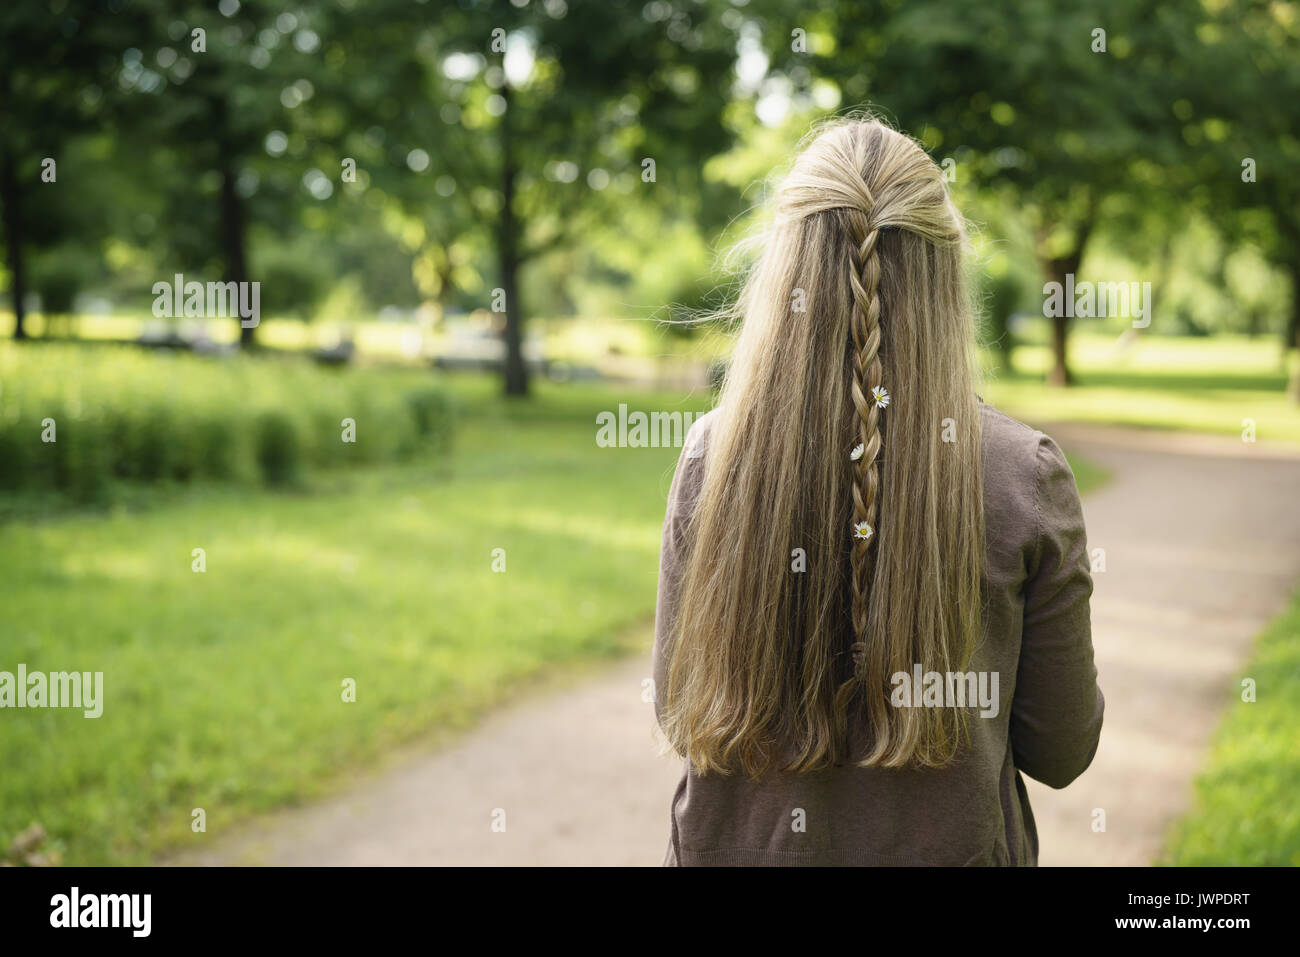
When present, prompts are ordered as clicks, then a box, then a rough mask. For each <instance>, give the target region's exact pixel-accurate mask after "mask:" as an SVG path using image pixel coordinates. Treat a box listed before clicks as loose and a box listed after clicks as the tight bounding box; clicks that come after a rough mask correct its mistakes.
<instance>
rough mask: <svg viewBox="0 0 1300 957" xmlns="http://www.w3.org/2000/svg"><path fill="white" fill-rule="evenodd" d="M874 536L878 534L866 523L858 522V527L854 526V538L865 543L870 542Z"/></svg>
mask: <svg viewBox="0 0 1300 957" xmlns="http://www.w3.org/2000/svg"><path fill="white" fill-rule="evenodd" d="M874 534H876V533H875V530H874V529H872V527H871V526H870V525H868V524H867V523H866V522H858V523H857V524H856V525H854V526H853V537H854V538H860V539H862V540H863V541H864V542H865V541H869V540H870V539H871V536H872V535H874Z"/></svg>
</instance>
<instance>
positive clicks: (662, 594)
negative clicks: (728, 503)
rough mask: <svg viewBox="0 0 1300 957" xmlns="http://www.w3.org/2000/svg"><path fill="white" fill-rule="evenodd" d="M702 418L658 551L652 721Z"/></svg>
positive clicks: (658, 711) (676, 481) (699, 462)
mask: <svg viewBox="0 0 1300 957" xmlns="http://www.w3.org/2000/svg"><path fill="white" fill-rule="evenodd" d="M706 428H707V422H706V421H705V418H701V419H699V420H697V421H696V423H695V425H694V427H693V428H692V429H691V431H690V432H689V433H688V434H687V436H686V440H685V442H683V444H682V454H681V456H680V457H679V458H678V460H677V469H676V471H675V472H674V473H673V481H672V486H671V487H670V488H669V490H668V506H667V510H666V514H665V516H664V528H663V540H662V543H661V545H660V548H659V595H658V600H657V601H656V604H655V641H654V652H653V655H652V657H653V674H654V704H655V719H656V720H661V719H662V715H663V700H664V699H663V692H664V690H665V687H666V681H667V676H668V657H669V655H670V654H671V651H672V645H671V643H672V626H673V622H674V620H675V619H676V617H677V599H678V591H679V587H680V585H681V577H682V574H683V573H684V572H685V570H686V567H685V566H686V558H687V555H686V532H687V526H688V524H689V522H690V517H691V512H692V511H693V509H694V507H695V499H696V497H697V496H698V495H699V491H700V485H701V483H702V482H703V479H704V451H705V431H706Z"/></svg>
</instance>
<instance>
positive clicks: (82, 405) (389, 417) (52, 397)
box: [0, 345, 453, 501]
mask: <svg viewBox="0 0 1300 957" xmlns="http://www.w3.org/2000/svg"><path fill="white" fill-rule="evenodd" d="M452 418H453V410H452V407H451V403H450V400H449V399H448V397H447V395H446V394H445V392H444V391H443V390H442V389H440V388H439V387H437V386H435V385H434V384H432V383H430V382H429V380H428V376H427V374H424V373H421V372H417V371H413V370H401V371H393V372H385V373H376V372H369V371H358V370H343V371H338V370H326V369H322V368H319V367H316V366H313V365H311V364H310V363H308V362H307V361H305V360H302V359H297V358H245V357H240V358H232V359H220V360H218V359H203V358H199V357H196V356H189V355H170V354H154V355H151V354H146V353H142V352H138V351H135V350H133V349H130V348H126V347H105V346H101V347H94V348H92V347H77V346H65V345H42V346H38V347H29V348H21V347H17V346H14V345H6V346H4V347H3V348H0V453H2V454H0V490H8V491H17V490H23V489H26V490H50V489H53V490H57V491H59V492H61V493H65V494H66V495H68V496H70V497H72V498H73V499H76V500H81V501H96V500H100V499H102V498H104V496H105V495H106V494H107V493H108V492H109V491H110V487H111V485H112V484H113V483H114V482H115V481H125V482H145V483H149V482H159V481H164V480H166V481H175V482H189V481H194V480H197V479H222V480H248V481H258V480H260V481H265V482H267V483H268V484H271V485H289V484H295V483H298V482H300V481H301V480H302V479H303V478H305V476H306V475H307V473H308V472H309V471H310V470H312V469H317V468H323V467H328V466H335V465H346V464H350V463H356V462H379V461H389V460H396V459H401V458H405V457H407V456H409V455H412V454H414V453H416V452H418V451H420V450H424V449H433V450H444V449H446V447H447V446H448V444H449V442H450V438H451V431H452V425H451V423H452ZM46 419H53V420H54V429H55V431H54V437H55V441H53V442H43V441H42V440H41V437H42V431H43V427H42V424H41V423H42V422H43V421H44V420H46ZM344 419H352V420H354V421H355V423H356V441H355V442H345V441H343V424H342V423H343V420H344Z"/></svg>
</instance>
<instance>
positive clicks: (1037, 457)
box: [980, 401, 1079, 525]
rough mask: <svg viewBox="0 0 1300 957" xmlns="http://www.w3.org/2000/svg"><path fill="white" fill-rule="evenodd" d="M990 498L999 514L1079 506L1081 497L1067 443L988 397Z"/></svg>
mask: <svg viewBox="0 0 1300 957" xmlns="http://www.w3.org/2000/svg"><path fill="white" fill-rule="evenodd" d="M980 426H981V429H980V432H981V444H982V446H983V455H982V464H983V470H984V498H985V504H986V508H987V509H988V511H989V512H991V513H992V514H993V515H994V516H996V517H999V518H1009V517H1010V516H1012V515H1017V516H1020V517H1022V518H1023V519H1024V520H1025V521H1026V522H1028V521H1029V520H1030V518H1031V516H1032V518H1033V522H1034V524H1035V525H1036V524H1037V519H1038V516H1039V515H1040V513H1041V512H1042V511H1043V509H1045V508H1046V509H1058V508H1067V507H1069V508H1073V507H1075V506H1076V504H1077V502H1078V494H1079V493H1078V489H1077V487H1076V485H1075V481H1074V473H1073V472H1072V471H1071V470H1070V464H1069V462H1068V461H1066V458H1065V453H1063V452H1062V451H1061V447H1060V446H1059V445H1057V444H1056V441H1055V440H1054V439H1053V438H1052V437H1051V436H1050V435H1048V434H1047V433H1046V432H1042V431H1040V430H1038V429H1035V428H1033V427H1032V426H1029V425H1026V424H1025V423H1024V422H1021V421H1020V420H1019V419H1015V418H1012V417H1011V416H1009V415H1007V414H1006V413H1005V412H1002V411H1000V410H998V409H995V408H994V407H993V406H991V405H989V404H988V403H986V402H982V401H981V403H980Z"/></svg>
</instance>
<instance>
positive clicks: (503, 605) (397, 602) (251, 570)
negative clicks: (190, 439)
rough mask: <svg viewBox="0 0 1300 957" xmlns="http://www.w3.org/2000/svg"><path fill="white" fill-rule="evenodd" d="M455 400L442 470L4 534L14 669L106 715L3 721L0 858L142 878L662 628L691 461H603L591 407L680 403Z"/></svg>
mask: <svg viewBox="0 0 1300 957" xmlns="http://www.w3.org/2000/svg"><path fill="white" fill-rule="evenodd" d="M457 388H458V391H460V392H461V393H462V394H464V395H465V397H466V401H467V405H468V410H467V414H468V419H469V421H467V422H466V423H465V425H464V428H463V429H462V430H461V432H460V433H459V434H458V436H457V439H456V449H455V452H454V455H453V460H452V463H451V466H450V468H451V471H450V473H449V474H440V473H438V472H436V471H431V469H430V467H428V466H421V465H419V464H405V465H400V466H375V467H371V468H368V469H364V470H358V471H352V472H347V473H338V474H334V473H331V474H329V475H328V476H327V477H326V478H325V479H320V480H317V481H315V482H314V483H313V484H312V486H311V490H310V491H309V492H302V493H296V494H289V493H285V494H279V493H272V492H266V491H256V492H250V491H249V490H248V489H246V488H236V487H225V488H221V487H204V488H195V489H188V490H179V491H178V490H172V491H170V492H166V493H163V495H162V500H161V501H159V502H156V503H154V504H153V505H152V506H151V507H148V508H144V509H140V510H126V509H123V510H119V511H116V512H112V513H109V514H103V513H94V512H85V511H83V512H79V513H73V514H70V515H67V516H64V517H60V518H55V519H50V520H46V521H39V522H33V521H23V522H13V523H8V524H4V525H0V574H3V575H4V577H5V587H4V588H3V589H0V622H4V623H5V625H4V630H3V638H2V648H3V652H2V656H0V661H2V662H3V663H2V664H0V669H4V670H10V671H13V670H16V666H17V664H18V663H19V662H23V663H25V664H26V665H27V666H28V669H29V671H38V670H40V671H62V670H78V671H102V672H103V673H104V685H105V692H104V698H105V704H104V711H103V715H102V717H100V718H98V719H86V718H83V717H82V716H81V713H80V712H79V711H77V712H74V711H70V710H53V709H38V710H22V711H19V710H8V711H6V713H5V714H4V715H3V725H0V728H2V733H0V766H3V767H4V768H5V769H6V770H5V773H4V774H3V775H0V849H2V848H3V847H4V846H7V844H8V841H9V840H10V839H11V838H12V837H13V835H14V834H15V833H16V832H17V831H18V830H20V829H22V828H24V827H26V826H27V825H28V824H29V823H30V822H32V821H39V822H40V823H41V824H42V825H43V827H44V828H45V829H46V831H47V832H49V833H50V835H51V837H52V838H53V839H54V842H55V847H54V849H55V850H61V851H62V856H63V860H64V862H65V863H76V864H87V863H94V864H98V863H105V862H141V861H145V860H148V859H149V857H150V856H151V855H152V854H153V853H154V852H156V851H157V850H159V849H160V848H162V847H164V846H167V845H169V844H177V843H182V844H183V843H185V842H188V841H194V840H199V839H205V838H200V837H196V836H195V835H194V834H192V833H191V832H190V820H191V811H192V809H193V808H197V807H201V808H204V809H205V811H206V813H207V820H208V835H207V838H210V837H211V836H212V832H213V831H216V832H218V833H219V832H220V831H221V830H222V829H223V828H224V827H226V826H227V825H228V824H229V823H230V822H232V821H233V820H234V819H236V818H238V817H240V816H241V815H245V814H247V813H249V812H253V811H257V810H260V809H265V808H269V807H271V806H273V805H279V804H284V803H292V802H294V801H297V800H300V799H302V798H304V797H307V796H309V795H311V794H313V793H316V792H318V791H319V790H320V789H321V788H322V787H324V786H328V785H329V784H330V783H334V782H337V781H338V780H339V779H340V778H341V777H342V776H343V775H344V774H346V773H347V772H351V771H353V770H355V769H356V768H357V767H358V766H364V765H365V764H366V763H367V762H368V761H372V760H373V759H374V758H375V757H376V756H377V755H379V754H382V752H383V751H384V750H385V749H386V748H388V747H389V746H391V745H392V744H395V743H397V742H398V741H401V740H403V739H407V738H410V737H413V736H415V735H418V734H420V733H423V732H428V731H429V730H430V729H435V728H442V729H454V728H458V727H463V726H465V725H466V724H467V723H469V722H470V720H471V719H472V718H473V717H474V716H476V715H477V714H479V713H481V712H482V711H483V710H484V709H485V708H486V707H488V706H489V705H492V704H496V703H499V702H502V701H504V700H507V699H509V697H510V696H511V695H512V694H513V693H515V692H517V691H518V690H520V689H521V688H523V687H524V686H525V683H526V682H527V681H528V680H529V679H530V678H536V677H537V676H538V675H539V673H540V672H541V671H542V670H544V669H547V668H549V667H551V666H556V665H569V664H572V663H574V662H578V661H591V660H593V659H599V658H602V657H604V656H609V655H613V654H616V653H619V652H623V651H626V650H628V649H629V647H630V646H631V645H632V643H633V642H637V641H640V640H642V637H643V633H641V632H640V630H637V632H636V633H635V636H634V637H632V638H629V637H628V626H630V625H634V624H635V625H640V624H642V623H644V621H645V620H646V619H647V618H648V617H649V616H650V615H651V614H652V612H653V607H654V594H655V588H654V585H655V574H656V568H657V560H658V539H659V533H660V528H661V525H662V522H663V502H664V496H665V494H666V492H667V488H668V483H669V481H670V480H671V477H672V469H673V465H674V463H675V461H676V457H677V450H676V449H672V448H666V449H613V448H599V447H597V445H596V444H595V431H596V427H595V412H596V411H597V410H600V409H606V408H617V402H618V401H625V402H627V403H628V404H629V406H630V408H633V409H635V408H646V409H651V408H653V409H666V408H672V406H671V405H670V403H669V402H668V400H665V399H664V397H662V396H659V397H654V396H636V395H629V394H627V393H626V392H620V393H618V394H617V395H615V394H614V393H612V392H609V391H604V390H591V389H579V388H571V389H568V390H560V389H556V388H553V387H551V388H548V387H543V388H542V389H541V390H540V395H539V397H538V399H537V400H536V402H535V403H533V404H531V405H527V406H520V407H511V406H508V405H507V404H506V403H504V402H502V401H500V400H497V399H495V398H494V397H491V396H492V393H493V392H494V390H495V383H488V382H486V381H484V380H479V379H473V380H467V381H465V382H463V383H461V384H460V385H458V386H457ZM707 403H708V397H707V396H701V397H699V398H698V400H696V401H694V403H693V404H691V405H688V406H685V408H690V409H693V410H697V411H698V410H700V409H702V408H704V407H706V406H707ZM194 548H203V549H205V550H206V562H207V571H206V572H205V573H202V574H198V573H195V572H193V571H191V551H192V549H194ZM496 548H504V549H505V550H506V571H505V573H494V572H493V571H492V569H491V563H492V550H493V549H496ZM345 678H353V679H355V681H356V688H357V694H356V703H355V704H345V703H343V702H342V700H341V683H342V681H343V679H345Z"/></svg>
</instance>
